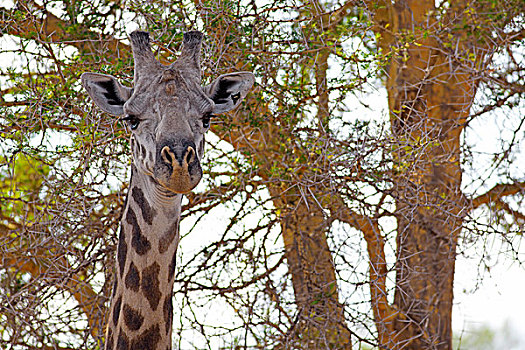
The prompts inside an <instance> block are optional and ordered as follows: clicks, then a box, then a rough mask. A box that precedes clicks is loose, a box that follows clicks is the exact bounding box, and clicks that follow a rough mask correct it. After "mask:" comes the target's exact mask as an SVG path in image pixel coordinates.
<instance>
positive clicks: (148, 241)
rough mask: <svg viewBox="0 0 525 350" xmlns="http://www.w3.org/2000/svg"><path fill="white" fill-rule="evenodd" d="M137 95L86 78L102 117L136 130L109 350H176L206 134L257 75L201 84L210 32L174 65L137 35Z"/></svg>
mask: <svg viewBox="0 0 525 350" xmlns="http://www.w3.org/2000/svg"><path fill="white" fill-rule="evenodd" d="M130 40H131V47H132V49H133V59H134V70H135V71H134V79H133V88H129V87H126V86H124V85H122V84H121V83H120V82H119V81H118V80H117V79H116V78H115V77H113V76H110V75H105V74H98V73H84V74H82V76H81V80H82V85H83V87H84V88H85V89H86V91H87V92H88V94H89V96H90V97H91V99H92V100H93V102H94V103H95V104H96V105H97V106H98V107H99V108H100V109H102V110H103V111H105V112H107V113H109V114H112V115H115V116H120V117H122V118H121V119H123V120H125V121H126V122H127V124H128V126H129V128H130V130H131V151H132V159H133V162H132V165H131V180H130V186H129V192H128V196H127V199H126V204H125V208H124V211H123V215H122V221H121V227H120V236H119V242H118V246H117V268H116V276H115V285H114V288H113V292H112V296H111V308H110V317H109V319H108V326H107V333H106V343H105V349H152V350H153V349H162V350H166V349H171V328H172V320H173V304H172V293H173V282H174V272H175V262H176V252H177V246H178V242H179V220H180V211H181V199H182V194H183V193H186V192H189V191H191V190H192V189H193V188H194V187H195V186H196V185H197V184H198V183H199V181H200V180H201V178H202V168H201V163H200V161H201V159H202V156H203V153H204V134H205V133H206V131H207V130H208V129H209V127H210V125H209V124H210V118H211V117H213V115H214V114H219V113H224V112H228V111H231V110H233V109H234V108H236V107H237V106H238V105H239V104H240V103H241V101H242V100H243V98H244V97H245V96H246V94H247V93H248V91H249V90H250V88H251V87H252V85H253V83H254V80H255V79H254V76H253V74H252V73H250V72H236V73H229V74H224V75H221V76H219V77H218V78H217V79H215V80H214V81H213V82H212V83H211V84H209V85H207V86H202V85H201V68H200V49H201V42H202V33H200V32H197V31H192V32H188V33H185V34H184V40H183V46H182V51H181V54H180V56H179V58H178V59H177V61H175V62H174V63H172V64H170V65H167V66H166V65H163V64H161V63H160V62H159V61H157V59H156V58H155V55H154V54H153V52H152V50H151V46H150V37H149V34H148V33H147V32H142V31H135V32H133V33H131V34H130Z"/></svg>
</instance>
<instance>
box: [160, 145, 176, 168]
mask: <svg viewBox="0 0 525 350" xmlns="http://www.w3.org/2000/svg"><path fill="white" fill-rule="evenodd" d="M160 154H161V156H162V159H163V160H164V161H165V162H166V163H168V164H169V165H172V164H173V158H174V155H173V153H172V152H171V151H170V148H169V147H168V146H166V147H164V148H163V149H162V151H161V152H160Z"/></svg>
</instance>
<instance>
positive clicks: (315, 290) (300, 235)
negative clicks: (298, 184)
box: [272, 189, 351, 349]
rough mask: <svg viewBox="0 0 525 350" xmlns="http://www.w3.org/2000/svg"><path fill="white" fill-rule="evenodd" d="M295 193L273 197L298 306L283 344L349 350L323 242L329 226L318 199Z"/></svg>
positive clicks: (330, 263) (330, 259)
mask: <svg viewBox="0 0 525 350" xmlns="http://www.w3.org/2000/svg"><path fill="white" fill-rule="evenodd" d="M274 191H275V192H277V191H278V189H274V190H273V191H272V192H274ZM297 192H299V191H297ZM297 192H295V191H293V190H292V191H288V192H286V193H284V194H283V193H280V194H278V196H279V197H278V198H279V199H278V200H276V201H275V203H276V206H277V207H278V208H283V210H282V215H281V230H282V238H283V242H284V247H285V256H286V259H287V262H288V267H289V272H290V275H291V279H292V284H293V289H294V295H295V304H296V306H297V309H298V317H297V318H296V322H295V324H294V325H293V327H292V328H291V329H290V331H289V334H288V339H286V340H285V342H284V344H283V345H284V348H287V349H288V348H289V349H292V348H293V349H350V348H351V341H350V331H349V330H348V328H347V326H346V321H345V318H344V308H343V305H342V304H341V303H339V293H338V286H337V279H336V273H335V266H334V262H333V259H332V253H331V252H330V249H329V247H328V241H327V235H326V234H327V231H328V229H329V225H328V224H327V222H326V218H325V216H324V214H323V212H322V211H321V210H320V207H319V204H317V203H315V201H313V200H312V199H311V198H312V197H311V196H304V197H303V196H301V194H300V193H297Z"/></svg>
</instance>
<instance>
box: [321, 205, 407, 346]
mask: <svg viewBox="0 0 525 350" xmlns="http://www.w3.org/2000/svg"><path fill="white" fill-rule="evenodd" d="M323 205H326V206H327V207H328V208H329V210H330V212H331V214H332V216H333V217H335V218H336V219H337V220H340V221H342V222H344V223H347V224H349V225H350V226H352V227H353V228H355V229H357V230H359V231H361V232H362V233H363V237H364V239H365V241H366V244H367V251H368V257H369V262H370V295H371V302H372V309H373V312H374V320H375V323H376V327H377V330H378V333H379V337H380V339H381V342H380V343H381V344H384V343H387V342H388V341H386V339H387V338H390V337H391V334H392V332H393V322H394V320H395V318H396V317H397V316H398V312H397V311H396V310H395V309H394V307H393V306H391V305H390V304H389V303H388V300H387V295H388V293H387V288H386V276H387V273H388V267H387V263H386V258H385V248H384V247H385V241H384V237H383V236H382V235H381V231H380V228H379V223H378V221H377V218H372V217H368V216H366V215H362V214H358V213H356V212H354V211H352V210H351V209H350V208H348V206H346V205H345V204H344V202H343V199H342V198H341V197H340V196H339V195H333V196H330V197H329V198H327V199H325V201H324V202H323Z"/></svg>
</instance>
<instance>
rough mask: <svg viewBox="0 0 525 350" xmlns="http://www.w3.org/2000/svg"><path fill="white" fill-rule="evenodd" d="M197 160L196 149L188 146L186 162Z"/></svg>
mask: <svg viewBox="0 0 525 350" xmlns="http://www.w3.org/2000/svg"><path fill="white" fill-rule="evenodd" d="M193 161H195V150H194V149H193V147H191V146H188V149H187V150H186V163H187V164H191V163H193Z"/></svg>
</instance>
